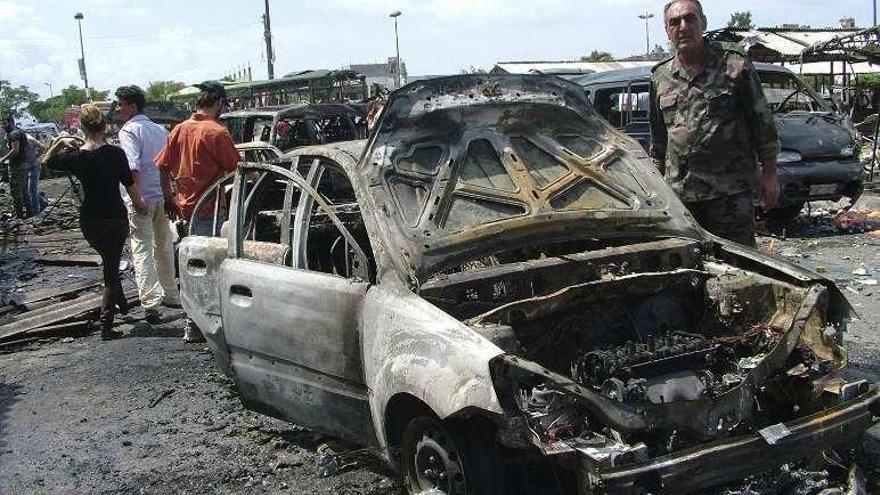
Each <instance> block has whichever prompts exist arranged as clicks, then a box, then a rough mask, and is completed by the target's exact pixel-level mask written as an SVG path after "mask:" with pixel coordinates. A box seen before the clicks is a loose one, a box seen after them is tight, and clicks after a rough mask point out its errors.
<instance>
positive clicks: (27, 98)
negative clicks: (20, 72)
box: [0, 79, 40, 118]
mask: <svg viewBox="0 0 880 495" xmlns="http://www.w3.org/2000/svg"><path fill="white" fill-rule="evenodd" d="M39 97H40V95H38V94H36V93H33V92H31V90H29V89H28V88H27V86H13V85H12V84H10V83H9V81H7V80H5V79H4V80H0V115H3V116H6V115H12V116H14V117H16V118H17V117H21V116H22V114H23V113H24V110H25V109H26V108H27V106H28V105H30V104H31V102H34V101H36V100H37V98H39Z"/></svg>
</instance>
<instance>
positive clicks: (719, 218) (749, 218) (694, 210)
mask: <svg viewBox="0 0 880 495" xmlns="http://www.w3.org/2000/svg"><path fill="white" fill-rule="evenodd" d="M684 205H685V206H687V209H688V210H690V212H691V214H692V215H693V216H694V218H695V219H696V220H697V223H699V224H700V226H701V227H703V228H704V229H706V230H708V231H709V232H711V233H712V234H715V235H717V236H718V237H723V238H724V239H728V240H731V241H734V242H738V243H740V244H743V245H745V246H751V247H755V246H756V245H757V244H755V205H754V202H753V198H752V192H751V191H745V192H741V193H738V194H734V195H731V196H722V197H720V198H715V199H708V200H705V201H691V202H685V204H684Z"/></svg>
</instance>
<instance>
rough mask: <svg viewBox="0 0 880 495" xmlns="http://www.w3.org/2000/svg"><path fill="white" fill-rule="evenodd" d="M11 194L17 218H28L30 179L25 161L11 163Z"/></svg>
mask: <svg viewBox="0 0 880 495" xmlns="http://www.w3.org/2000/svg"><path fill="white" fill-rule="evenodd" d="M9 194H10V195H11V196H12V206H13V209H14V210H15V217H16V218H27V216H28V205H29V204H30V200H29V199H28V179H27V167H26V166H25V164H24V163H21V164H18V165H12V164H10V165H9Z"/></svg>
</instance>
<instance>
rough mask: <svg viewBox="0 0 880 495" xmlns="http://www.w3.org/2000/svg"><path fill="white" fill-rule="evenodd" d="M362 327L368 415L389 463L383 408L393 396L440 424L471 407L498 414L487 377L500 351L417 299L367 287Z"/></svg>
mask: <svg viewBox="0 0 880 495" xmlns="http://www.w3.org/2000/svg"><path fill="white" fill-rule="evenodd" d="M361 327H362V328H364V329H365V330H364V331H363V334H362V336H361V337H362V339H363V349H364V376H365V377H367V387H368V389H369V390H370V409H371V412H372V415H373V423H374V424H375V425H376V433H377V438H378V441H379V446H380V448H381V450H382V451H383V453H384V455H385V456H386V458H387V459H388V460H389V461H391V457H390V453H389V451H388V448H387V447H388V445H387V442H386V433H385V408H386V406H387V404H388V401H389V400H390V399H391V398H392V397H394V396H395V395H397V394H401V393H405V394H409V395H412V396H413V397H415V398H417V399H419V400H420V401H422V402H423V403H425V404H426V405H427V406H428V407H430V408H431V409H432V410H433V411H434V413H435V414H436V415H437V416H438V417H440V418H441V419H442V418H446V417H449V416H452V415H454V414H455V413H457V412H460V411H461V410H463V409H466V408H471V407H473V408H477V409H481V410H482V411H483V412H485V413H498V414H501V413H502V409H501V405H500V404H499V403H498V398H497V397H496V395H495V388H494V385H493V384H492V378H491V376H490V374H489V360H491V359H492V358H493V357H495V356H497V355H499V354H501V353H502V351H501V349H499V348H498V347H497V346H495V345H494V344H492V343H491V342H489V341H488V340H486V339H485V338H483V337H482V336H480V335H478V334H477V333H476V332H474V331H472V330H471V329H469V328H468V327H466V326H465V325H463V324H462V323H461V322H459V321H457V320H456V319H455V318H453V317H452V316H450V315H448V314H446V313H445V312H443V311H441V310H440V309H438V308H437V307H436V306H434V305H432V304H431V303H429V302H427V301H425V300H424V299H422V298H421V297H419V296H418V295H416V294H413V293H412V292H409V291H406V290H405V289H402V288H401V290H399V291H398V290H396V289H395V288H388V287H383V286H382V285H379V286H374V287H371V288H370V290H369V291H368V292H367V295H366V298H365V299H364V309H363V321H362V323H361Z"/></svg>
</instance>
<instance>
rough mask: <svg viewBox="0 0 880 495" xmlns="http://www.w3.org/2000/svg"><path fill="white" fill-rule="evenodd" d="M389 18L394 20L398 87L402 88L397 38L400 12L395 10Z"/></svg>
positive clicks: (398, 41)
mask: <svg viewBox="0 0 880 495" xmlns="http://www.w3.org/2000/svg"><path fill="white" fill-rule="evenodd" d="M388 17H393V18H394V47H395V49H396V50H397V87H398V88H400V38H398V37H397V18H398V17H400V11H399V10H395V11H394V12H392V13H391V14H389V15H388Z"/></svg>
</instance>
